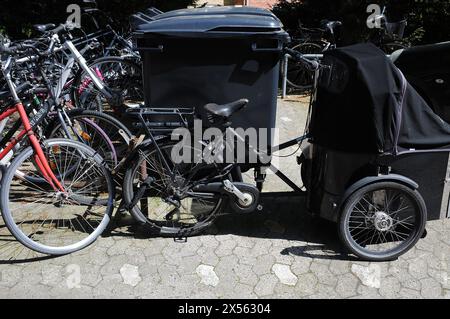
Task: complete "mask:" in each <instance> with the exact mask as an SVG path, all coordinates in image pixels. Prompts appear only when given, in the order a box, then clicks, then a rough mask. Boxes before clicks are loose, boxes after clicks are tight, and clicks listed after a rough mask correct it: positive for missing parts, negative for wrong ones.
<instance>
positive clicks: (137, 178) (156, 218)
mask: <svg viewBox="0 0 450 319" xmlns="http://www.w3.org/2000/svg"><path fill="white" fill-rule="evenodd" d="M175 145H176V142H171V141H169V142H165V143H161V145H160V149H161V153H162V154H160V153H159V152H158V151H157V149H156V148H154V147H153V148H149V149H147V150H146V151H145V152H144V151H143V152H141V154H140V156H139V157H138V158H137V160H135V161H134V163H133V165H132V167H130V168H129V169H128V170H127V172H126V174H125V179H124V185H123V196H124V200H125V203H127V204H130V203H132V202H133V201H135V196H136V194H139V192H140V191H141V190H142V187H145V186H143V185H144V184H145V181H146V180H147V179H148V177H151V178H153V181H152V182H151V184H150V186H149V187H148V189H146V190H145V192H144V193H143V195H142V197H141V198H140V199H139V201H138V202H137V203H136V205H135V206H134V207H132V208H131V210H130V213H131V214H132V215H133V216H134V217H135V218H136V219H137V220H138V221H140V222H142V223H143V224H145V225H146V226H148V228H149V229H150V230H152V231H155V230H156V231H157V232H158V234H159V235H165V236H175V237H176V236H192V235H195V234H198V233H199V232H201V231H202V230H204V229H205V228H207V227H208V226H209V225H211V223H212V222H213V221H214V220H215V218H216V216H217V215H219V214H220V212H221V211H222V210H223V207H224V204H225V200H224V198H223V197H222V196H221V195H220V194H205V193H194V192H192V191H189V190H186V187H184V185H189V183H190V181H192V179H188V177H187V176H188V175H189V173H190V172H191V171H192V170H194V169H195V168H196V163H192V164H184V163H181V164H176V163H174V162H173V161H172V158H171V153H172V149H173V148H174V146H175ZM184 151H186V150H183V152H184ZM187 151H189V150H187ZM162 156H164V158H165V160H166V161H167V162H168V164H169V165H170V166H171V170H172V172H173V174H174V176H173V177H170V176H171V175H172V172H171V171H169V170H167V169H166V168H165V166H164V165H163V162H164V159H163V157H162ZM181 156H182V155H181ZM199 165H201V164H199ZM210 173H211V172H210V171H209V172H208V173H206V172H204V171H203V172H201V171H199V173H198V174H197V175H196V176H193V177H192V178H193V179H196V178H200V175H201V174H207V175H208V174H210Z"/></svg>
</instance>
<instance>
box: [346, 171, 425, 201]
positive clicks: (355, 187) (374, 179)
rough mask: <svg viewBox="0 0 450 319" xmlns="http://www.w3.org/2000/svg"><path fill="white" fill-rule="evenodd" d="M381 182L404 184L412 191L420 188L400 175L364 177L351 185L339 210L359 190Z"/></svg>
mask: <svg viewBox="0 0 450 319" xmlns="http://www.w3.org/2000/svg"><path fill="white" fill-rule="evenodd" d="M380 182H396V183H399V184H403V185H405V186H407V187H409V188H411V189H412V190H416V189H418V188H419V184H417V183H416V182H415V181H413V180H412V179H410V178H408V177H406V176H403V175H399V174H388V175H378V176H368V177H364V178H363V179H360V180H359V181H357V182H356V183H354V184H353V185H351V186H350V187H349V188H348V189H347V190H346V191H345V193H344V195H343V196H342V200H341V203H340V205H339V210H340V209H341V207H342V205H343V204H344V203H345V202H346V201H347V199H348V198H349V197H350V195H352V194H353V193H354V192H356V191H357V190H359V189H361V188H362V187H364V186H367V185H370V184H374V183H380Z"/></svg>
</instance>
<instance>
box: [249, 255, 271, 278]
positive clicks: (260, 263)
mask: <svg viewBox="0 0 450 319" xmlns="http://www.w3.org/2000/svg"><path fill="white" fill-rule="evenodd" d="M274 263H275V257H273V256H272V255H262V256H259V257H258V258H257V259H256V263H255V264H254V265H253V267H252V270H253V272H254V273H255V274H256V275H258V276H261V275H265V274H268V273H270V271H271V269H272V265H273V264H274Z"/></svg>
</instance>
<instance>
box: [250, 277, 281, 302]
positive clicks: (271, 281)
mask: <svg viewBox="0 0 450 319" xmlns="http://www.w3.org/2000/svg"><path fill="white" fill-rule="evenodd" d="M277 282H278V279H277V278H276V277H275V276H274V275H272V274H266V275H262V276H261V277H260V278H259V281H258V283H257V284H256V286H255V289H254V291H255V293H256V294H257V295H258V296H259V297H266V296H268V295H271V294H273V291H274V289H275V285H276V284H277Z"/></svg>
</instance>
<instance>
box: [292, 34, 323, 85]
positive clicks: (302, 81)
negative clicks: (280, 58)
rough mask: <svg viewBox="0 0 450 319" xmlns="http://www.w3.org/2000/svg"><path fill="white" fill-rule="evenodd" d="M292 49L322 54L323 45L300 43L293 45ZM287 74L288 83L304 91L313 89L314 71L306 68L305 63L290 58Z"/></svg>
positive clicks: (303, 52)
mask: <svg viewBox="0 0 450 319" xmlns="http://www.w3.org/2000/svg"><path fill="white" fill-rule="evenodd" d="M292 49H293V50H296V51H298V52H300V53H302V54H320V53H322V51H323V47H322V46H321V45H319V44H317V43H309V42H305V43H300V44H298V45H296V46H294V47H292ZM286 76H287V83H288V84H289V85H290V86H291V87H293V88H295V89H298V90H299V91H301V92H302V93H303V92H306V91H309V90H311V89H312V86H313V80H314V73H313V72H311V71H309V70H307V69H305V67H304V66H303V64H301V63H296V62H294V61H292V60H290V61H289V62H288V70H287V74H286Z"/></svg>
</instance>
